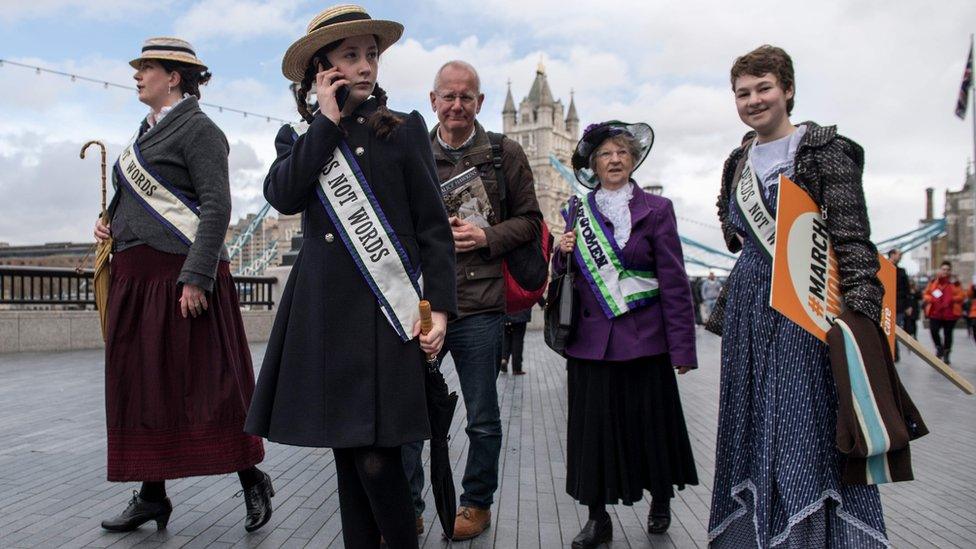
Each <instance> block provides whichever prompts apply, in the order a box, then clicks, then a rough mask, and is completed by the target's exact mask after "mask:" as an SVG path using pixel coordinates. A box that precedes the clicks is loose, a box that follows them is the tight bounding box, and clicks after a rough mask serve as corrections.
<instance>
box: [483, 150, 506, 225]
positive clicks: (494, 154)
mask: <svg viewBox="0 0 976 549" xmlns="http://www.w3.org/2000/svg"><path fill="white" fill-rule="evenodd" d="M487 133H488V142H489V143H491V165H492V167H494V168H495V181H496V183H497V185H498V204H499V206H500V207H501V211H500V212H498V213H499V214H500V215H499V221H504V220H506V219H508V181H506V180H505V171H504V170H502V141H503V140H504V139H505V134H503V133H496V132H487Z"/></svg>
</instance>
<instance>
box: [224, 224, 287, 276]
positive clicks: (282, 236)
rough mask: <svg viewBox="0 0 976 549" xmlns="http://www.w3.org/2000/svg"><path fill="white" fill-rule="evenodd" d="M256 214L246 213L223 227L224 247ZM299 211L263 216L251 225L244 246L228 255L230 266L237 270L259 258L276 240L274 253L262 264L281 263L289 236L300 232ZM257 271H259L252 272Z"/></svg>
mask: <svg viewBox="0 0 976 549" xmlns="http://www.w3.org/2000/svg"><path fill="white" fill-rule="evenodd" d="M256 217H257V214H255V213H249V214H247V215H246V216H244V217H242V218H240V219H238V220H237V222H236V223H234V224H233V225H231V226H230V227H228V228H227V235H226V236H225V237H224V244H226V245H227V247H228V248H230V247H231V246H232V244H233V243H234V242H235V241H236V240H237V239H238V237H240V235H241V233H243V232H244V231H246V230H247V228H248V227H249V226H250V225H251V224H252V223H253V222H254V220H255V218H256ZM301 228H302V215H301V214H296V215H282V216H279V217H274V216H272V215H268V216H266V217H265V218H264V219H263V220H261V221H260V222H259V223H258V225H257V227H255V229H254V232H253V234H252V235H251V238H250V239H249V240H248V241H247V243H245V244H244V246H243V247H242V248H241V249H240V251H238V252H237V253H236V254H234V257H232V258H231V262H230V270H231V272H233V273H239V272H241V271H243V270H244V269H245V268H247V267H248V266H249V265H251V264H252V263H253V262H255V261H259V260H262V258H264V257H265V256H266V254H268V253H270V252H269V250H270V249H271V247H272V245H274V244H277V249H276V252H275V255H274V257H273V259H271V261H269V262H268V263H267V265H266V267H277V266H278V265H280V264H281V259H282V257H284V255H285V254H286V253H288V252H289V251H290V250H291V245H292V237H293V236H295V235H298V234H301ZM256 274H258V275H260V274H261V272H258V273H256Z"/></svg>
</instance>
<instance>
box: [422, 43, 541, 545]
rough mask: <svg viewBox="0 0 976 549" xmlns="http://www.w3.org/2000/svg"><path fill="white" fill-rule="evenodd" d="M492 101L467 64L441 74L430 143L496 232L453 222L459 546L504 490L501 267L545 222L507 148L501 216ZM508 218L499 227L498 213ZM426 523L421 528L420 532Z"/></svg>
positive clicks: (449, 348)
mask: <svg viewBox="0 0 976 549" xmlns="http://www.w3.org/2000/svg"><path fill="white" fill-rule="evenodd" d="M484 99H485V96H484V94H482V93H481V89H480V81H479V79H478V73H477V71H476V70H475V69H474V67H472V66H471V65H470V64H468V63H465V62H463V61H451V62H448V63H446V64H445V65H444V66H443V67H441V69H440V70H439V71H438V72H437V76H436V77H435V79H434V89H433V91H431V92H430V102H431V106H432V107H433V109H434V112H436V113H437V119H438V121H439V123H438V124H437V126H435V127H434V129H433V130H432V131H431V133H430V139H431V147H432V149H433V153H434V161H435V163H436V165H437V176H438V179H439V180H440V181H441V182H444V181H447V180H448V179H450V178H452V177H454V176H456V175H458V174H460V173H462V172H464V171H466V170H468V169H470V168H472V167H474V168H476V169H477V170H478V173H479V176H480V177H481V181H482V182H483V183H484V187H485V191H486V192H487V194H488V199H489V202H490V203H491V209H492V211H493V214H494V215H493V216H491V217H492V219H489V221H490V223H491V226H489V227H485V228H481V227H478V226H476V225H474V224H472V223H468V222H467V221H464V220H463V219H458V218H457V217H452V218H451V227H452V229H453V230H454V247H455V250H456V252H457V292H458V296H457V297H458V318H457V319H456V320H454V321H452V322H451V323H450V324H449V325H448V329H447V338H446V340H445V342H444V348H443V351H442V352H441V353H442V356H443V355H444V354H446V353H447V352H450V353H451V357H452V358H453V359H454V365H455V368H456V369H457V373H458V378H459V379H460V381H461V393H462V395H463V397H464V407H465V409H466V410H467V415H468V417H467V420H468V424H467V428H466V429H465V432H466V433H467V435H468V439H469V443H470V446H469V448H468V461H467V464H466V465H465V468H464V477H463V479H462V481H461V487H462V493H461V497H460V508H459V510H458V514H457V517H456V519H455V522H454V538H453V539H455V540H462V539H470V538H473V537H475V536H477V535H478V534H480V533H482V532H483V531H484V530H485V529H486V528H487V527H488V526H489V525H490V524H491V511H490V509H491V504H492V503H493V501H494V494H495V490H496V489H497V488H498V456H499V453H500V452H501V443H502V427H501V420H500V418H499V412H498V392H497V391H496V388H495V380H496V378H497V376H498V364H499V361H500V360H501V346H502V329H503V320H504V317H505V279H504V277H503V275H502V259H503V258H504V257H505V254H506V253H508V252H510V251H511V250H513V249H515V248H516V247H518V246H519V245H521V244H524V243H526V242H529V241H531V240H532V239H538V238H539V234H540V230H541V222H542V212H541V211H540V210H539V203H538V201H537V200H536V196H535V185H534V182H533V179H532V171H531V169H530V168H529V161H528V159H527V158H526V157H525V153H524V152H523V151H522V147H521V146H519V144H518V143H516V142H514V141H512V140H511V139H504V138H503V139H502V140H501V160H502V162H501V170H502V172H503V174H504V179H505V183H506V186H505V197H506V200H505V208H502V204H501V199H500V197H501V193H500V192H499V187H498V178H497V176H496V173H495V168H494V163H493V157H492V147H491V140H490V139H489V135H488V132H486V131H485V129H484V128H482V127H481V124H479V123H478V121H477V120H476V117H477V115H478V112H479V111H480V110H481V105H482V102H483V101H484ZM502 211H504V212H505V213H506V216H505V218H504V219H501V215H500V212H502ZM422 448H423V444H422V443H418V444H414V445H407V446H404V467H405V469H406V470H407V476H408V477H409V478H410V484H411V489H412V491H413V494H414V501H415V505H416V508H417V516H418V517H419V516H420V513H421V512H422V511H423V500H422V499H421V497H420V494H421V490H422V489H423V483H424V478H423V468H422V466H421V461H420V451H421V450H422ZM420 528H422V522H420V521H419V520H418V530H419V529H420Z"/></svg>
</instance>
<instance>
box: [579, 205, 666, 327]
mask: <svg viewBox="0 0 976 549" xmlns="http://www.w3.org/2000/svg"><path fill="white" fill-rule="evenodd" d="M595 194H596V191H591V192H590V193H589V194H588V195H587V196H586V198H584V199H582V200H579V201H578V202H579V206H578V207H579V211H578V213H577V220H578V221H577V223H578V225H579V226H578V231H577V233H576V250H575V251H574V254H573V255H574V257H575V258H576V262H577V263H578V264H579V266H580V272H581V273H582V274H583V278H584V279H585V280H586V282H587V284H589V285H590V288H591V289H592V290H593V294H594V295H595V296H596V300H597V302H598V303H599V304H600V308H601V309H603V313H604V314H605V315H606V316H607V318H615V317H618V316H621V315H623V314H625V313H628V312H630V311H632V310H634V309H638V308H640V307H643V306H645V305H647V304H649V303H650V302H651V300H652V299H653V298H655V297H657V296H658V294H659V292H660V290H659V289H658V281H657V278H655V277H654V273H653V272H651V271H640V270H636V269H627V268H625V267H624V265H623V259H622V258H623V252H622V251H621V250H620V247H619V246H618V245H617V241H616V239H614V237H613V231H611V230H610V229H609V227H606V226H605V225H604V224H603V222H602V221H601V219H600V218H599V217H598V214H597V212H596V211H595V210H596V201H595V199H594V196H595Z"/></svg>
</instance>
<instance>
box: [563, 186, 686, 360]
mask: <svg viewBox="0 0 976 549" xmlns="http://www.w3.org/2000/svg"><path fill="white" fill-rule="evenodd" d="M632 184H633V183H632ZM630 219H631V233H630V239H629V240H628V241H627V245H626V246H625V247H624V249H623V255H624V257H623V261H624V265H625V266H627V267H630V268H636V269H641V270H652V271H654V273H655V274H656V275H657V279H658V283H659V285H660V286H659V287H660V295H659V296H658V297H656V298H655V299H654V300H653V301H652V302H651V304H650V305H647V306H644V307H642V308H640V309H636V310H634V311H631V312H629V313H626V314H624V315H621V316H619V317H616V318H614V319H608V318H607V317H606V315H605V314H604V313H603V310H602V309H601V308H600V304H599V303H598V302H597V298H596V295H595V294H594V293H593V290H592V289H591V288H590V286H589V284H588V283H587V282H586V279H585V278H583V276H582V275H579V274H577V276H576V278H575V287H576V292H577V296H578V297H579V308H578V314H579V317H578V318H577V319H576V330H575V333H574V334H573V335H572V337H571V339H570V343H569V345H568V346H567V347H566V355H567V356H571V357H574V358H582V359H586V360H606V361H609V362H616V361H625V360H633V359H635V358H640V357H646V356H652V355H659V354H663V353H669V354H670V355H671V363H672V364H674V365H675V366H692V367H697V366H698V360H697V358H696V354H695V315H694V309H693V307H694V305H693V302H692V298H691V285H690V284H689V283H688V275H687V274H686V273H685V264H684V258H683V255H682V252H681V241H680V240H679V239H678V227H677V222H676V221H675V217H674V207H673V206H672V205H671V201H670V200H668V199H667V198H664V197H661V196H657V195H653V194H650V193H648V192H645V191H644V190H642V189H641V188H640V187H637V188H635V189H634V197H633V198H632V199H631V201H630ZM607 225H608V226H609V227H610V228H611V229H612V225H610V223H609V221H608V222H607ZM563 257H564V254H563V253H561V252H559V251H558V248H557V250H556V253H555V254H554V255H553V269H554V270H555V271H556V272H563V271H565V269H566V265H565V263H564V260H563ZM573 261H575V259H574V260H573ZM578 267H579V264H576V263H574V268H575V269H577V270H576V273H579V269H578Z"/></svg>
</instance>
